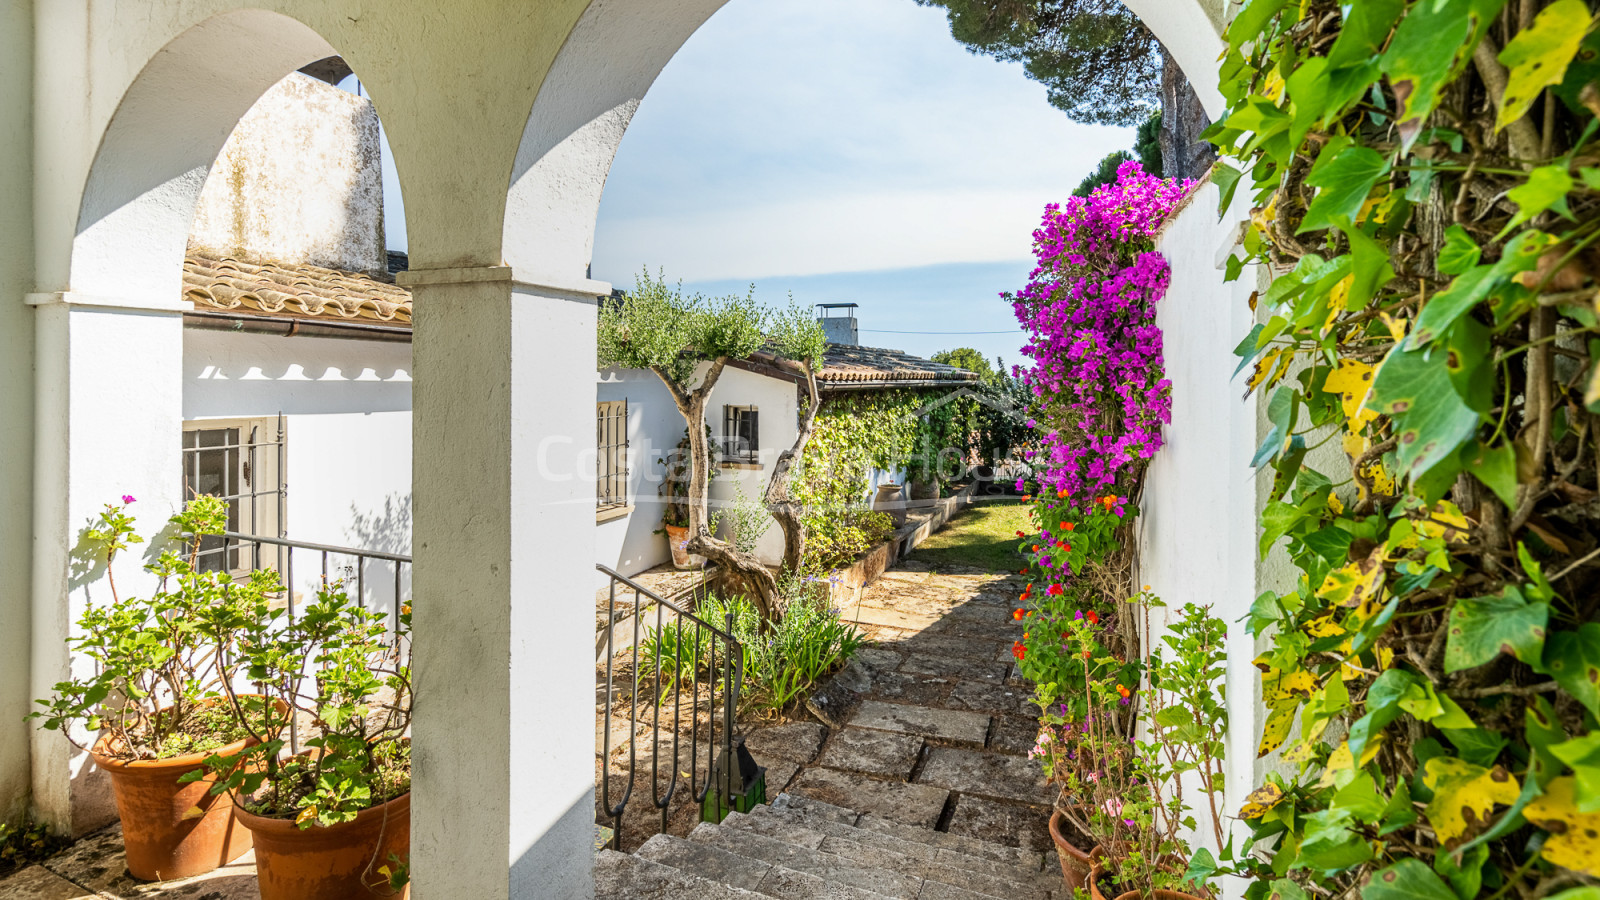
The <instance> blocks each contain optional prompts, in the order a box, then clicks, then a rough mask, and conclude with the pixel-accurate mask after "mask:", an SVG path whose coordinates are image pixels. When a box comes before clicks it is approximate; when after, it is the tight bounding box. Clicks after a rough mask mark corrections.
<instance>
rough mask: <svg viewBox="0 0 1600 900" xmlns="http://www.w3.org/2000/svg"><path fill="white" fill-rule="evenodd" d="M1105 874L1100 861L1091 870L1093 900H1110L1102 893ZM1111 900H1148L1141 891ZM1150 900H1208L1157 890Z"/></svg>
mask: <svg viewBox="0 0 1600 900" xmlns="http://www.w3.org/2000/svg"><path fill="white" fill-rule="evenodd" d="M1105 874H1106V869H1105V866H1103V865H1101V864H1100V863H1099V862H1098V861H1096V862H1095V865H1094V868H1092V869H1090V870H1089V896H1090V897H1091V898H1092V900H1108V898H1107V897H1106V895H1105V894H1103V893H1101V892H1100V879H1101V878H1104V877H1105ZM1109 900H1146V898H1145V895H1144V894H1142V893H1141V892H1139V891H1124V892H1122V893H1120V894H1118V895H1116V896H1115V897H1112V898H1109ZM1150 900H1206V898H1204V897H1198V896H1196V895H1194V894H1186V893H1184V892H1183V891H1168V890H1162V889H1157V890H1156V892H1155V896H1154V897H1153V898H1150Z"/></svg>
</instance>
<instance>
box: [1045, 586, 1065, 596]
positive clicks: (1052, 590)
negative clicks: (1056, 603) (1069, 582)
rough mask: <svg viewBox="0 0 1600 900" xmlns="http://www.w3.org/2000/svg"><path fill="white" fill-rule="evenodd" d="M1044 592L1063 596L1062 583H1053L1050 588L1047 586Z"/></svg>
mask: <svg viewBox="0 0 1600 900" xmlns="http://www.w3.org/2000/svg"><path fill="white" fill-rule="evenodd" d="M1044 592H1045V593H1046V594H1049V595H1050V596H1052V597H1059V596H1061V585H1059V584H1052V585H1050V586H1049V587H1048V588H1045V591H1044Z"/></svg>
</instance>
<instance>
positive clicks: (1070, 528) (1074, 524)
mask: <svg viewBox="0 0 1600 900" xmlns="http://www.w3.org/2000/svg"><path fill="white" fill-rule="evenodd" d="M1061 527H1062V528H1065V529H1066V530H1068V531H1076V530H1077V529H1078V523H1077V522H1065V523H1063V524H1062V526H1061Z"/></svg>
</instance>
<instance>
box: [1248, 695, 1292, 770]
mask: <svg viewBox="0 0 1600 900" xmlns="http://www.w3.org/2000/svg"><path fill="white" fill-rule="evenodd" d="M1294 710H1295V705H1294V704H1292V703H1285V704H1284V705H1283V706H1279V707H1276V708H1275V709H1273V710H1272V712H1271V713H1269V714H1268V715H1267V724H1266V725H1265V726H1263V727H1262V729H1261V748H1260V749H1259V750H1258V751H1256V758H1257V759H1259V758H1261V757H1263V756H1266V755H1267V754H1269V753H1271V752H1272V751H1274V750H1276V749H1278V748H1279V747H1282V746H1283V742H1284V741H1286V740H1288V738H1289V731H1290V729H1292V728H1294Z"/></svg>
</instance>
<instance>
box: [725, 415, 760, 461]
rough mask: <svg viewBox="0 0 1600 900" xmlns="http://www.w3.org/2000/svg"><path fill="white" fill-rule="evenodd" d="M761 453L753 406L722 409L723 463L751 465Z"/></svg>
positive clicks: (756, 417) (756, 419)
mask: <svg viewBox="0 0 1600 900" xmlns="http://www.w3.org/2000/svg"><path fill="white" fill-rule="evenodd" d="M760 451H761V431H760V427H759V425H758V413H757V410H756V408H755V407H754V406H724V407H723V408H722V460H723V462H740V463H753V462H757V461H758V456H759V454H760Z"/></svg>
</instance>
